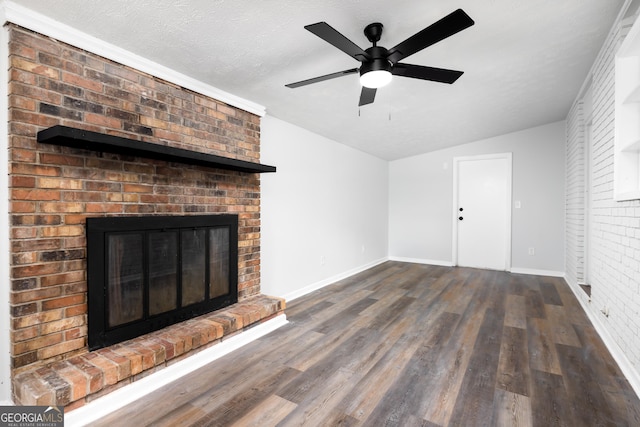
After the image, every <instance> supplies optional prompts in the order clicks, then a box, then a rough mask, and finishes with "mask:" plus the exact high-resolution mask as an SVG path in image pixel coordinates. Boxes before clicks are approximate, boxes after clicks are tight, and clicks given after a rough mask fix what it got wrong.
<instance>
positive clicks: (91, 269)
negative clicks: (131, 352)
mask: <svg viewBox="0 0 640 427" xmlns="http://www.w3.org/2000/svg"><path fill="white" fill-rule="evenodd" d="M86 226H87V300H88V345H89V349H90V350H96V349H99V348H102V347H106V346H109V345H113V344H116V343H119V342H122V341H125V340H128V339H131V338H135V337H137V336H140V335H144V334H147V333H149V332H153V331H156V330H159V329H162V328H164V327H166V326H169V325H172V324H175V323H179V322H182V321H185V320H188V319H190V318H193V317H196V316H199V315H202V314H206V313H209V312H211V311H214V310H217V309H220V308H223V307H226V306H229V305H231V304H234V303H236V302H237V301H238V216H237V215H232V214H217V215H192V216H146V217H100V218H87V221H86ZM221 229H222V230H224V229H227V230H228V244H229V248H228V250H229V252H228V254H229V256H228V266H226V265H225V266H223V267H224V268H228V275H229V277H228V293H224V294H222V295H215V296H213V297H210V288H211V286H212V284H211V283H210V281H211V271H210V269H211V264H212V257H211V253H210V252H211V250H212V249H211V242H210V239H209V238H206V239H204V240H205V242H206V243H205V256H204V260H205V261H204V264H205V265H204V271H205V275H204V277H205V285H204V288H205V289H204V299H203V300H202V301H199V302H194V303H187V304H186V305H183V301H182V298H181V295H182V290H183V289H182V288H183V275H184V271H183V268H182V267H181V266H182V262H183V259H182V258H183V253H182V245H183V242H182V238H181V237H180V236H182V234H181V232H182V231H189V230H193V231H194V233H195V232H196V230H205V233H207V234H208V235H211V233H214V232H215V231H216V230H221ZM167 232H168V233H175V235H176V236H177V237H176V238H177V248H176V257H177V259H176V263H177V264H176V273H175V274H176V284H177V290H176V295H175V306H176V308H175V309H172V310H170V311H166V312H162V313H160V314H150V310H149V293H150V292H151V291H150V286H149V281H150V280H151V279H150V271H149V270H150V269H149V263H150V262H149V259H150V256H152V255H150V252H151V251H152V249H151V244H150V240H149V239H150V236H152V235H159V233H167ZM132 234H133V235H140V236H141V239H142V242H143V244H142V245H141V247H142V254H137V255H138V256H141V259H142V262H141V265H142V267H141V268H142V270H143V271H142V276H141V277H142V279H141V282H142V287H143V290H142V293H141V294H142V298H143V308H142V311H143V313H142V319H136V320H134V321H130V322H125V323H124V324H118V325H115V326H110V322H109V313H108V307H107V305H108V299H109V296H108V292H109V291H108V289H107V288H108V282H109V279H108V277H109V271H108V269H109V266H108V253H109V252H108V251H109V241H110V236H118V235H132ZM134 255H135V254H134Z"/></svg>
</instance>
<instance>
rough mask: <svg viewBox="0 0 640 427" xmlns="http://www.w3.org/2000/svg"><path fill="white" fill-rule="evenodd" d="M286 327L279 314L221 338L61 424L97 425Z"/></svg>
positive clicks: (71, 414)
mask: <svg viewBox="0 0 640 427" xmlns="http://www.w3.org/2000/svg"><path fill="white" fill-rule="evenodd" d="M287 323H289V322H288V321H287V316H286V315H284V314H281V315H278V316H277V317H274V318H273V319H271V320H268V321H266V322H264V323H260V324H258V325H256V326H254V327H251V328H249V329H247V330H246V331H243V332H241V333H239V334H237V335H233V336H231V337H230V338H227V339H224V338H223V339H222V341H221V342H220V343H218V344H216V345H213V346H211V347H209V348H207V349H205V350H202V351H201V352H199V353H197V354H194V355H193V356H189V357H188V358H186V359H183V360H181V361H179V362H176V363H174V364H173V365H170V366H168V367H166V368H164V369H161V370H159V371H157V372H155V373H153V374H151V375H149V376H147V377H144V378H142V379H140V380H138V381H135V382H133V383H131V384H129V385H127V386H124V387H122V388H119V389H117V390H115V391H112V392H111V393H109V394H107V395H105V396H103V397H100V398H98V399H96V400H93V401H91V402H90V403H87V404H86V405H84V406H81V407H80V408H78V409H75V410H73V411H71V412H69V413H66V414H64V424H65V426H67V427H71V426H85V425H87V424H90V423H92V422H94V421H98V420H99V419H100V418H102V417H104V416H106V415H108V414H109V413H111V412H114V411H116V410H118V409H120V408H122V407H123V406H125V405H128V404H129V403H131V402H134V401H136V400H138V399H140V398H141V397H143V396H145V395H147V394H149V393H151V392H153V391H155V390H157V389H159V388H160V387H162V386H165V385H167V384H169V383H170V382H172V381H175V380H177V379H180V378H181V377H183V376H185V375H187V374H189V373H191V372H193V371H195V370H196V369H199V368H201V367H203V366H205V365H206V364H208V363H211V362H213V361H214V360H217V359H219V358H221V357H222V356H225V355H227V354H229V353H231V352H232V351H234V350H237V349H239V348H240V347H242V346H244V345H246V344H249V343H250V342H251V341H254V340H256V339H258V338H260V337H262V336H264V335H266V334H268V333H269V332H272V331H274V330H276V329H278V328H279V327H281V326H284V325H286V324H287Z"/></svg>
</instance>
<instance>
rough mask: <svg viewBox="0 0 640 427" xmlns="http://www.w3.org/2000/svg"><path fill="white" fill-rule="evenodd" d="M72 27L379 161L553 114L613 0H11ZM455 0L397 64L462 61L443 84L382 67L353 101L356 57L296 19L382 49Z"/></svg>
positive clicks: (591, 51) (608, 17) (583, 68)
mask: <svg viewBox="0 0 640 427" xmlns="http://www.w3.org/2000/svg"><path fill="white" fill-rule="evenodd" d="M13 2H14V3H16V4H18V5H22V6H24V7H26V8H29V9H31V10H33V11H35V12H38V13H41V14H43V15H46V16H48V17H50V18H52V19H54V20H56V21H59V22H61V23H63V24H66V25H68V26H71V27H74V28H76V29H78V30H80V31H82V32H85V33H87V34H89V35H92V36H94V37H97V38H99V39H102V40H104V41H105V42H108V43H111V44H113V45H116V46H118V47H120V48H123V49H126V50H128V51H130V52H133V53H135V54H138V55H140V56H143V57H145V58H147V59H150V60H152V61H155V62H157V63H159V64H161V65H164V66H166V67H169V68H171V69H174V70H176V71H178V72H180V73H183V74H185V75H188V76H190V77H193V78H195V79H197V80H200V81H202V82H203V83H206V84H209V85H211V86H214V87H216V88H219V89H222V90H224V91H226V92H229V93H232V94H234V95H237V96H240V97H242V98H245V99H247V100H250V101H253V102H255V103H258V104H261V105H263V106H265V107H266V110H267V114H269V115H272V116H274V117H277V118H280V119H282V120H285V121H287V122H290V123H293V124H295V125H298V126H301V127H303V128H306V129H308V130H311V131H313V132H315V133H318V134H320V135H323V136H326V137H328V138H331V139H333V140H335V141H338V142H340V143H343V144H346V145H349V146H352V147H354V148H356V149H358V150H362V151H364V152H367V153H370V154H372V155H375V156H377V157H380V158H382V159H388V160H393V159H398V158H403V157H408V156H412V155H416V154H420V153H424V152H429V151H433V150H437V149H440V148H445V147H449V146H453V145H457V144H462V143H466V142H471V141H476V140H479V139H483V138H488V137H491V136H496V135H501V134H505V133H508V132H512V131H517V130H520V129H526V128H529V127H533V126H537V125H541V124H545V123H550V122H554V121H558V120H562V119H564V118H565V117H566V115H567V112H568V110H569V108H570V106H571V103H572V102H573V101H574V99H575V97H576V95H577V94H578V91H579V89H580V87H581V85H582V83H583V81H584V79H585V77H586V76H587V73H588V71H589V68H590V66H591V64H592V63H593V61H594V59H595V56H596V54H597V53H598V51H599V50H600V47H601V46H602V43H603V42H604V39H605V37H606V35H607V33H608V31H609V29H610V28H611V26H612V24H613V22H614V20H615V18H616V16H617V14H618V12H619V11H620V9H621V7H622V4H623V0H562V1H558V0H458V1H451V0H394V1H388V0H368V1H364V0H314V1H308V2H301V1H295V0H261V1H257V0H135V1H132V0H109V1H104V0H56V1H51V0H14V1H13ZM457 8H462V9H464V11H465V12H466V13H467V14H469V15H470V16H471V17H472V18H473V20H474V21H475V25H474V26H472V27H470V28H468V29H466V30H464V31H462V32H460V33H458V34H455V35H453V36H452V37H450V38H447V39H445V40H444V41H442V42H440V43H437V44H435V45H433V46H431V47H429V48H427V49H424V50H423V51H421V52H418V53H416V54H414V55H412V56H410V57H408V58H407V59H406V60H404V61H403V62H408V63H412V64H418V65H428V66H433V67H440V68H451V69H455V70H461V71H464V74H463V75H462V77H461V78H460V79H459V80H458V81H457V82H455V83H454V84H453V85H448V84H442V83H435V82H429V81H421V80H416V79H411V78H398V77H395V78H394V80H393V81H392V82H391V84H390V85H389V86H387V87H384V88H381V89H379V90H378V93H377V95H376V100H375V102H374V103H373V104H371V105H366V106H363V107H358V99H359V96H360V84H359V80H358V76H357V74H353V75H348V76H344V77H340V78H337V79H332V80H328V81H324V82H321V83H317V84H314V85H309V86H304V87H300V88H297V89H289V88H286V87H285V86H284V85H285V84H287V83H291V82H295V81H299V80H304V79H307V78H311V77H316V76H319V75H323V74H328V73H332V72H335V71H341V70H346V69H350V68H355V67H357V66H359V63H358V62H357V61H355V60H354V59H353V58H350V57H349V56H348V55H346V54H344V53H343V52H341V51H339V50H337V49H336V48H335V47H333V46H331V45H329V44H328V43H326V42H325V41H323V40H321V39H320V38H318V37H317V36H315V35H313V34H312V33H310V32H308V31H306V30H305V29H304V28H303V27H304V26H305V25H308V24H312V23H315V22H320V21H326V22H327V23H329V24H330V25H331V26H332V27H334V28H335V29H336V30H338V31H339V32H341V33H342V34H343V35H345V36H346V37H348V38H349V39H351V40H352V41H354V42H355V43H356V44H358V45H359V46H360V47H362V48H367V47H369V46H370V43H369V42H368V41H367V39H366V38H365V36H364V34H363V32H362V31H363V29H364V27H365V26H366V25H367V24H370V23H372V22H381V23H382V24H383V25H384V32H383V34H382V39H381V41H380V42H379V45H381V46H385V47H387V48H391V47H393V46H395V45H396V44H398V43H399V42H400V41H402V40H404V39H406V38H407V37H409V36H411V35H413V34H415V33H417V32H418V31H420V30H422V29H423V28H425V27H427V26H428V25H430V24H432V23H433V22H435V21H437V20H439V19H440V18H442V17H443V16H445V15H447V14H449V13H451V12H453V11H454V10H455V9H457Z"/></svg>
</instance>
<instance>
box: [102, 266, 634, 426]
mask: <svg viewBox="0 0 640 427" xmlns="http://www.w3.org/2000/svg"><path fill="white" fill-rule="evenodd" d="M287 316H288V319H289V321H290V323H289V324H288V325H286V326H284V327H282V328H280V329H278V330H276V331H275V332H272V333H270V334H268V335H267V336H265V337H263V338H260V339H259V340H256V341H254V342H252V343H251V344H248V345H246V346H245V347H243V348H241V349H240V350H237V351H235V352H233V353H231V354H229V355H227V356H225V357H224V358H222V359H219V360H217V361H215V362H212V363H211V364H209V365H207V366H205V367H203V368H201V369H199V370H197V371H195V372H193V373H192V374H190V375H188V376H186V377H184V378H182V379H180V380H178V381H176V382H174V383H172V384H169V385H167V386H165V387H164V388H161V389H159V390H158V391H156V392H153V393H151V394H150V395H148V396H146V397H144V398H142V399H140V400H139V401H137V402H134V403H132V404H130V405H128V406H126V407H124V408H122V409H121V410H119V411H117V412H115V413H113V414H111V415H109V416H108V417H106V418H104V419H102V420H101V421H100V423H98V425H105V426H112V427H113V426H120V425H127V426H144V425H158V426H191V425H193V426H229V425H231V426H243V427H244V426H260V427H265V426H298V425H306V426H359V425H365V426H402V427H405V426H499V425H503V426H545V427H546V426H555V425H562V426H580V427H582V426H640V402H639V400H638V397H637V396H636V395H635V394H634V392H633V390H632V389H631V387H630V385H629V383H628V382H627V380H626V379H625V378H624V377H623V375H622V373H621V372H620V369H619V368H618V366H617V364H616V363H615V362H614V360H613V359H612V358H611V356H610V354H609V353H608V351H607V349H606V348H605V346H604V344H603V343H602V341H601V340H600V338H599V336H598V335H597V333H596V331H595V330H594V328H593V326H592V325H591V324H590V322H589V320H588V319H587V317H586V316H585V314H584V312H583V310H582V308H581V307H580V305H579V303H578V302H577V300H576V299H575V297H574V296H573V294H572V293H571V291H570V289H569V288H568V286H567V285H566V284H565V282H564V281H563V279H560V278H553V277H538V276H527V275H517V274H510V273H507V272H498V271H487V270H478V269H470V268H450V267H438V266H428V265H418V264H406V263H399V262H386V263H384V264H381V265H379V266H376V267H374V268H372V269H370V270H367V271H365V272H363V273H360V274H358V275H355V276H352V277H350V278H348V279H345V280H343V281H341V282H339V283H336V284H333V285H331V286H328V287H325V288H323V289H321V290H319V291H316V292H313V293H311V294H309V295H306V296H304V297H302V298H299V299H297V300H295V301H293V302H291V303H290V304H289V308H288V309H287Z"/></svg>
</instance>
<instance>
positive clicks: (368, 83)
mask: <svg viewBox="0 0 640 427" xmlns="http://www.w3.org/2000/svg"><path fill="white" fill-rule="evenodd" d="M391 77H392V75H391V73H390V72H389V71H387V70H374V71H369V72H367V73H364V74H362V75H361V76H360V84H361V85H362V86H364V87H368V88H370V89H378V88H380V87H382V86H386V85H388V84H389V83H390V82H391Z"/></svg>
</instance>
